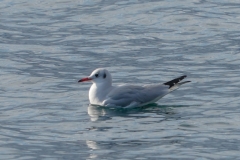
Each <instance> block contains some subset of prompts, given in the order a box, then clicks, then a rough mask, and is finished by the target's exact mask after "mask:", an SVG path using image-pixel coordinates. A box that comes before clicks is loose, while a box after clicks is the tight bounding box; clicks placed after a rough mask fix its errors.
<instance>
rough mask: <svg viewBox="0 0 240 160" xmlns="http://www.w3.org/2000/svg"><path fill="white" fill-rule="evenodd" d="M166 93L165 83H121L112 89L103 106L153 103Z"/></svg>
mask: <svg viewBox="0 0 240 160" xmlns="http://www.w3.org/2000/svg"><path fill="white" fill-rule="evenodd" d="M167 93H168V87H167V86H165V85H159V84H157V85H144V86H134V85H123V86H118V87H116V88H115V89H113V90H112V91H111V92H110V93H109V94H108V95H107V99H106V100H105V101H104V102H103V105H104V106H121V107H126V106H141V105H144V104H148V103H153V102H156V101H157V100H159V99H160V98H161V97H163V96H164V95H166V94H167Z"/></svg>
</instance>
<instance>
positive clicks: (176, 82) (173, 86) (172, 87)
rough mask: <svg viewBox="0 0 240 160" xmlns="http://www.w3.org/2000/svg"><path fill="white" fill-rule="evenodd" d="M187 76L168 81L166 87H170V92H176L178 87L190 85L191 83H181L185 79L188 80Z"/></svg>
mask: <svg viewBox="0 0 240 160" xmlns="http://www.w3.org/2000/svg"><path fill="white" fill-rule="evenodd" d="M186 77H187V76H186V75H184V76H181V77H178V78H176V79H173V80H171V81H168V82H166V83H164V85H167V86H169V88H168V89H169V90H170V92H171V91H173V90H175V89H178V87H179V86H180V85H182V84H185V83H188V82H191V81H184V82H181V81H182V80H183V79H184V78H186Z"/></svg>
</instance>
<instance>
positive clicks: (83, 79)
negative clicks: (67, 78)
mask: <svg viewBox="0 0 240 160" xmlns="http://www.w3.org/2000/svg"><path fill="white" fill-rule="evenodd" d="M91 80H92V79H91V78H88V77H86V78H82V79H80V80H79V81H78V82H85V81H91Z"/></svg>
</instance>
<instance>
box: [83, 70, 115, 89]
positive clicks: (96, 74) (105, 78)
mask: <svg viewBox="0 0 240 160" xmlns="http://www.w3.org/2000/svg"><path fill="white" fill-rule="evenodd" d="M85 81H92V83H95V84H109V85H111V84H112V76H111V74H110V73H109V72H108V70H107V69H105V68H98V69H95V70H94V71H93V72H92V73H91V74H90V76H88V77H85V78H82V79H80V80H79V81H78V82H85Z"/></svg>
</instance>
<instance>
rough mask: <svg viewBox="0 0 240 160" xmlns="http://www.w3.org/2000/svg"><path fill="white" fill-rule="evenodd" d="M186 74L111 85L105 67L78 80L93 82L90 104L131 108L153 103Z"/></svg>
mask: <svg viewBox="0 0 240 160" xmlns="http://www.w3.org/2000/svg"><path fill="white" fill-rule="evenodd" d="M186 77H187V76H186V75H183V76H181V77H178V78H176V79H173V80H171V81H168V82H166V83H163V84H161V83H156V84H146V85H132V84H123V85H118V86H113V85H112V76H111V74H110V73H109V71H108V70H107V69H105V68H98V69H95V70H94V71H93V72H92V73H91V75H90V76H88V77H86V78H82V79H80V80H79V81H78V82H86V81H91V82H92V83H93V84H92V86H91V87H90V90H89V101H90V104H91V105H97V106H104V107H113V108H117V107H118V108H119V107H120V108H133V107H141V106H145V105H147V104H151V103H155V102H157V101H158V100H159V99H160V98H162V97H163V96H165V95H167V94H168V93H170V92H172V91H174V90H176V89H178V87H179V86H180V85H182V84H185V83H188V82H190V81H184V82H181V81H182V80H183V79H184V78H186Z"/></svg>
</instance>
